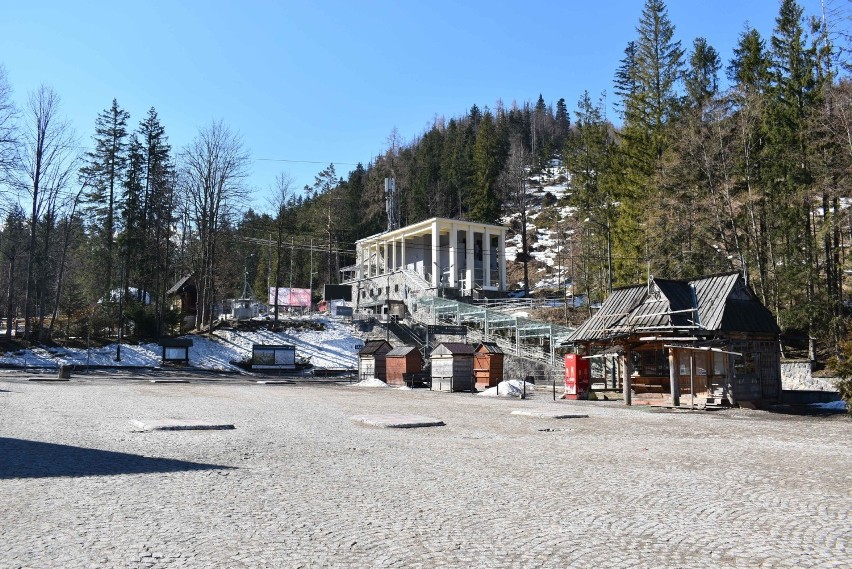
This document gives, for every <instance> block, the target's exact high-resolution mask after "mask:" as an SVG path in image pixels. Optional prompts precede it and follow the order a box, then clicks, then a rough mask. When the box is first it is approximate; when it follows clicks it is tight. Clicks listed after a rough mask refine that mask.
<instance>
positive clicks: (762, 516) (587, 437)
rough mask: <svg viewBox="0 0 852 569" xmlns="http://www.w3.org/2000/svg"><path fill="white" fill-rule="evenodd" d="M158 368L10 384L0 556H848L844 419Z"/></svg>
mask: <svg viewBox="0 0 852 569" xmlns="http://www.w3.org/2000/svg"><path fill="white" fill-rule="evenodd" d="M148 379H150V378H149V377H147V376H146V377H144V378H141V377H140V378H139V379H133V378H132V376H127V375H122V376H121V377H109V376H106V375H97V376H76V375H75V376H74V377H73V378H72V380H71V381H70V382H67V383H37V382H28V381H26V377H25V375H24V374H20V373H18V374H15V373H9V374H4V376H3V378H2V379H0V520H2V521H0V533H2V535H3V538H2V540H0V567H3V568H5V567H38V568H40V567H104V568H112V567H222V568H225V567H228V568H231V567H422V568H429V567H518V568H521V567H524V568H526V567H552V568H557V567H558V568H563V567H852V561H850V560H852V548H850V542H852V529H850V527H851V526H850V522H852V520H850V511H852V450H850V441H852V422H850V421H849V420H848V419H846V418H844V417H800V416H790V415H780V414H773V413H767V412H761V411H749V410H724V411H712V412H696V413H689V412H663V411H659V410H651V409H648V408H629V409H628V408H625V407H623V406H622V405H620V404H618V403H608V402H584V401H556V402H554V401H553V400H552V399H551V396H550V393H549V392H548V393H547V394H543V393H542V394H538V395H537V396H535V397H533V398H530V399H527V400H523V401H521V400H517V399H514V400H506V399H494V398H485V397H478V396H474V395H469V394H447V393H437V392H429V391H426V390H414V391H411V390H407V391H406V390H398V389H381V388H372V389H370V388H357V387H351V386H348V385H344V384H337V383H334V382H322V383H321V382H312V383H304V384H301V383H296V384H292V385H258V384H257V383H254V381H248V380H246V379H242V378H238V377H230V378H229V377H221V378H220V377H204V378H200V379H191V381H190V383H184V384H177V383H174V384H152V383H150V382H149V381H147V380H148ZM516 410H522V411H526V412H528V414H526V415H523V416H522V415H517V414H515V415H513V414H512V412H513V411H516ZM557 412H558V413H566V414H580V415H588V417H581V418H572V419H555V418H552V415H553V414H555V413H557ZM368 414H405V415H421V416H427V417H434V418H437V419H440V420H441V421H443V422H444V423H445V425H444V426H437V427H429V428H419V429H382V428H375V427H370V426H366V425H363V424H359V423H357V422H355V421H353V420H352V417H353V416H358V415H368ZM153 419H178V420H191V419H195V420H203V421H210V422H216V423H220V422H221V423H228V424H233V425H234V426H235V428H234V429H233V430H212V431H207V430H181V431H152V432H142V431H141V430H140V429H138V428H137V427H134V425H133V424H132V421H134V420H153Z"/></svg>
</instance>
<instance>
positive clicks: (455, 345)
mask: <svg viewBox="0 0 852 569" xmlns="http://www.w3.org/2000/svg"><path fill="white" fill-rule="evenodd" d="M430 360H431V362H432V389H433V390H435V391H473V390H474V379H473V346H471V345H470V344H462V343H461V342H442V343H440V344H438V345H437V346H436V347H435V349H434V350H432V354H431V356H430Z"/></svg>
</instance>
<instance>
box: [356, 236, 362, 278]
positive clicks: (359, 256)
mask: <svg viewBox="0 0 852 569" xmlns="http://www.w3.org/2000/svg"><path fill="white" fill-rule="evenodd" d="M355 261H356V262H357V273H356V274H357V275H358V280H361V279H363V278H364V245H363V244H362V245H358V254H357V255H356V256H355Z"/></svg>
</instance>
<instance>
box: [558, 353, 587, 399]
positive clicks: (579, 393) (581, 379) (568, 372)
mask: <svg viewBox="0 0 852 569" xmlns="http://www.w3.org/2000/svg"><path fill="white" fill-rule="evenodd" d="M589 383H590V381H589V360H586V359H583V357H582V356H581V355H579V354H565V396H564V398H565V399H588V398H589Z"/></svg>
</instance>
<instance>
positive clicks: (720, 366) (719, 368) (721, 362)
mask: <svg viewBox="0 0 852 569" xmlns="http://www.w3.org/2000/svg"><path fill="white" fill-rule="evenodd" d="M713 375H728V374H727V371H726V370H725V354H723V353H720V352H713Z"/></svg>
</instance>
